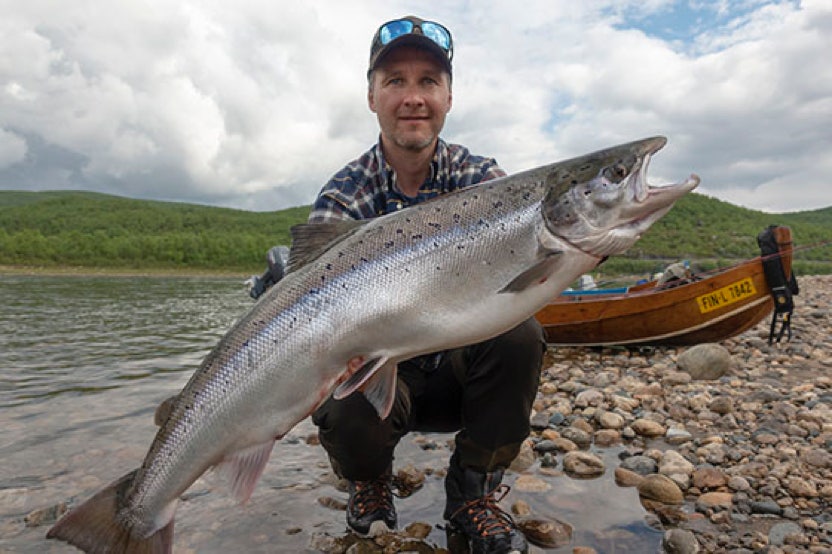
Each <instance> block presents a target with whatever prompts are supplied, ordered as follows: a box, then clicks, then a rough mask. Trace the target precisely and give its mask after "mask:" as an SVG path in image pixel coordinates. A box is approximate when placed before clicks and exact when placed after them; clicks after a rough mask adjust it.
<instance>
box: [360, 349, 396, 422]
mask: <svg viewBox="0 0 832 554" xmlns="http://www.w3.org/2000/svg"><path fill="white" fill-rule="evenodd" d="M396 371H397V369H396V364H395V363H390V362H387V363H385V364H384V366H382V367H381V369H379V370H378V371H376V372H375V373H374V374H373V376H372V377H370V378H369V379H368V380H367V382H366V383H365V384H364V386H363V387H362V388H361V392H363V393H364V396H365V397H366V398H367V400H368V401H369V402H370V404H372V405H373V407H374V408H375V409H376V412H377V413H378V417H380V418H381V419H382V420H384V419H387V416H389V415H390V410H392V409H393V401H394V400H395V399H396Z"/></svg>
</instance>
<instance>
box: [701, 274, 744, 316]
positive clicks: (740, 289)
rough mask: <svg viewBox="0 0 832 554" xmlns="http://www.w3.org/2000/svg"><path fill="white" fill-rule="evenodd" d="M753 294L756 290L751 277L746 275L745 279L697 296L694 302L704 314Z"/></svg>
mask: <svg viewBox="0 0 832 554" xmlns="http://www.w3.org/2000/svg"><path fill="white" fill-rule="evenodd" d="M755 294H757V290H756V289H755V288H754V281H752V280H751V277H746V278H745V279H742V280H740V281H737V282H735V283H731V284H730V285H728V286H727V287H722V288H721V289H717V290H715V291H713V292H709V293H708V294H703V295H702V296H697V297H696V303H697V304H698V305H699V311H700V312H701V313H703V314H705V313H708V312H712V311H714V310H718V309H720V308H722V307H724V306H728V305H730V304H734V303H735V302H739V301H740V300H742V299H743V298H748V297H749V296H754V295H755Z"/></svg>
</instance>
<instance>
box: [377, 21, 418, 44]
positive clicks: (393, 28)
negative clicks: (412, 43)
mask: <svg viewBox="0 0 832 554" xmlns="http://www.w3.org/2000/svg"><path fill="white" fill-rule="evenodd" d="M412 32H413V22H412V21H408V20H406V19H400V20H398V21H391V22H390V23H385V24H384V25H383V26H382V27H381V31H380V32H379V35H378V36H379V39H380V40H381V43H382V44H389V43H390V41H392V40H394V39H397V38H399V37H400V36H402V35H406V34H408V33H412Z"/></svg>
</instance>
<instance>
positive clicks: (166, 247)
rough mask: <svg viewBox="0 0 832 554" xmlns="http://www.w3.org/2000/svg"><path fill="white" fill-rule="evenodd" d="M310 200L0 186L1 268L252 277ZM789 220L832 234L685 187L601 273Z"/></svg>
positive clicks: (810, 229)
mask: <svg viewBox="0 0 832 554" xmlns="http://www.w3.org/2000/svg"><path fill="white" fill-rule="evenodd" d="M308 213H309V207H308V206H300V207H296V208H289V209H286V210H280V211H274V212H249V211H245V210H232V209H228V208H217V207H212V206H202V205H195V204H185V203H174V202H158V201H148V200H135V199H130V198H124V197H119V196H112V195H107V194H100V193H90V192H76V191H52V192H26V191H0V266H2V268H0V271H6V272H9V271H30V272H31V271H37V272H55V271H62V272H65V273H70V274H71V273H84V272H88V271H93V272H106V273H108V274H127V275H129V274H211V275H238V274H243V275H249V274H252V273H260V272H262V270H263V269H264V267H265V253H266V251H267V250H268V249H269V248H270V247H272V246H274V245H276V244H289V243H290V235H289V229H290V227H291V226H292V225H294V224H297V223H301V222H303V221H305V220H306V218H307V216H308ZM771 224H778V225H788V226H789V227H790V228H791V229H792V235H793V239H794V244H795V246H796V247H798V248H801V247H802V246H806V245H813V244H817V243H821V242H824V241H829V240H830V239H832V207H828V208H823V209H820V210H812V211H805V212H795V213H784V214H768V213H764V212H759V211H755V210H749V209H746V208H741V207H738V206H735V205H732V204H730V203H727V202H723V201H721V200H716V199H714V198H710V197H708V196H704V195H701V194H698V193H692V194H689V195H687V196H685V197H684V198H682V199H681V200H680V201H679V202H677V204H676V206H675V207H674V208H673V209H672V210H671V211H670V213H668V214H667V215H666V216H665V217H664V218H663V219H661V220H660V221H659V222H658V223H656V224H655V225H654V226H653V227H652V228H651V229H650V230H649V231H648V232H647V233H645V235H644V236H643V237H642V239H641V240H639V242H637V243H636V244H635V245H634V246H633V248H631V249H630V250H629V251H628V252H626V253H625V254H624V255H621V256H615V257H612V258H610V259H609V260H608V261H607V262H606V263H605V264H604V265H603V266H601V268H600V269H599V270H600V271H602V272H603V273H605V274H621V275H625V274H626V275H634V274H648V273H651V272H655V271H658V270H661V269H662V268H663V267H665V266H666V265H667V264H668V263H671V262H673V261H677V260H683V259H687V260H691V261H692V263H693V265H694V268H695V269H699V270H702V271H704V270H710V269H714V268H717V267H726V266H728V265H731V264H733V263H735V262H736V261H739V260H742V259H747V258H751V257H754V256H757V255H758V254H759V248H758V247H757V243H756V236H757V234H758V233H759V232H760V231H762V230H763V229H764V228H765V227H766V226H768V225H771ZM794 266H795V271H796V273H797V274H798V275H801V274H803V275H806V274H828V273H832V245H829V244H827V245H825V246H820V247H815V248H811V249H806V250H799V251H798V252H796V254H795V262H794Z"/></svg>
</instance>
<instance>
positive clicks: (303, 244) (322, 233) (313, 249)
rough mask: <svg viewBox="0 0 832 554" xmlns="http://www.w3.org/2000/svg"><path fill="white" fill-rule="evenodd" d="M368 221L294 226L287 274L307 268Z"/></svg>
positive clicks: (350, 220) (347, 220)
mask: <svg viewBox="0 0 832 554" xmlns="http://www.w3.org/2000/svg"><path fill="white" fill-rule="evenodd" d="M366 223H367V221H362V220H353V219H345V220H343V221H331V222H327V223H301V224H299V225H294V226H292V228H291V230H290V232H291V234H292V248H291V249H290V250H289V266H288V269H287V273H288V272H291V271H297V270H298V269H300V268H301V267H303V266H305V265H306V264H308V263H309V262H311V261H312V260H314V259H315V258H317V257H318V256H320V255H321V254H322V253H324V252H325V251H326V250H328V249H329V248H330V247H331V246H332V245H333V244H336V243H338V242H340V241H341V240H343V239H344V238H346V237H347V236H349V235H350V233H352V231H354V230H355V229H357V228H359V227H361V226H362V225H366Z"/></svg>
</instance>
